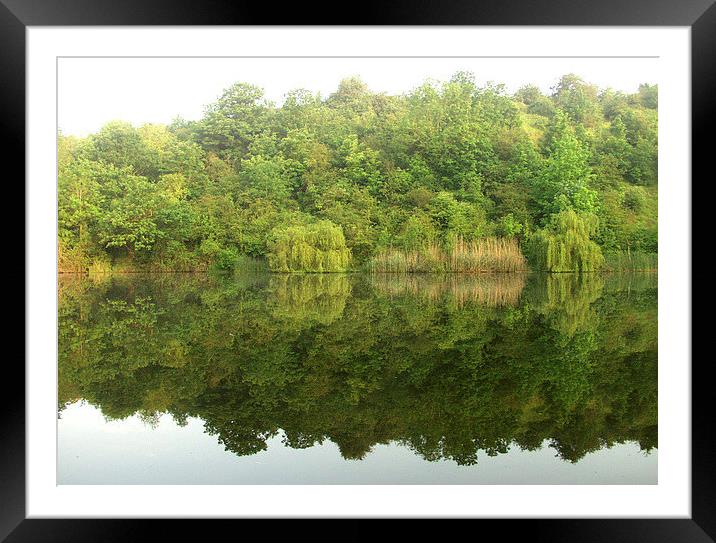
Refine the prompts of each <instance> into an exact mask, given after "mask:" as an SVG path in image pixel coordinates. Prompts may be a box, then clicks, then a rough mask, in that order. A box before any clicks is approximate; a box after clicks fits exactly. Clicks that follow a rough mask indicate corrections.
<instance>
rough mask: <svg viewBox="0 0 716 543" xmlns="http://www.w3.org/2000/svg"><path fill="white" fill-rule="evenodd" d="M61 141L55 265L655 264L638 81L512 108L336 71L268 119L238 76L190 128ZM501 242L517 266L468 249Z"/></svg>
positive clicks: (481, 92)
mask: <svg viewBox="0 0 716 543" xmlns="http://www.w3.org/2000/svg"><path fill="white" fill-rule="evenodd" d="M58 146H59V149H58V158H59V164H58V169H59V172H58V178H59V181H58V183H59V185H58V205H59V224H58V227H59V230H58V232H59V244H58V251H59V255H58V257H59V267H60V270H61V271H77V272H83V271H88V270H89V271H108V270H120V271H121V270H139V269H141V270H149V271H151V270H172V271H189V270H206V269H210V268H215V269H225V270H229V269H232V268H237V267H239V268H242V267H246V266H252V267H256V266H265V265H268V266H269V267H270V268H271V269H273V270H275V271H344V270H349V269H359V268H362V267H367V268H369V269H380V268H382V267H391V266H393V265H395V266H398V263H401V262H402V264H400V266H402V268H404V269H402V271H436V270H437V271H439V270H442V271H445V270H448V271H476V269H475V267H476V266H477V267H478V268H480V266H482V264H480V265H477V264H476V263H477V262H485V263H486V264H485V266H492V267H493V268H494V267H497V268H498V269H502V268H501V266H502V264H499V263H498V264H496V262H505V263H506V264H504V265H505V266H507V267H509V268H510V269H515V268H519V267H522V266H523V263H522V261H523V260H524V257H523V254H524V256H526V257H527V259H528V261H529V266H530V267H531V268H533V269H540V270H550V271H576V270H585V271H586V270H594V269H599V268H602V267H604V266H607V267H608V268H612V269H618V268H620V267H622V266H625V267H630V268H635V269H640V268H643V267H653V266H654V265H655V262H656V258H655V253H656V252H657V87H656V86H652V85H647V84H645V85H641V86H640V87H639V90H638V92H636V93H634V94H624V93H621V92H616V91H613V90H610V89H606V90H600V89H598V88H597V87H596V86H594V85H591V84H588V83H586V82H584V81H582V80H581V79H580V78H579V77H577V76H575V75H566V76H564V77H562V78H561V79H560V80H559V81H558V82H557V84H556V85H555V87H554V88H553V90H552V92H551V94H550V95H545V94H543V93H542V92H541V91H540V90H539V89H538V88H537V87H535V86H526V87H523V88H521V89H520V90H518V91H517V92H516V93H515V94H513V95H510V94H508V93H507V92H506V90H505V88H504V86H502V85H492V84H490V85H487V86H484V87H480V86H478V85H477V84H476V83H475V81H474V78H473V77H472V75H471V74H468V73H457V74H455V75H454V76H453V78H452V79H451V80H450V81H448V82H444V83H436V82H426V83H425V84H423V85H422V86H420V87H418V88H416V89H414V90H413V91H412V92H410V93H408V94H405V95H399V96H389V95H386V94H381V93H374V92H372V91H371V90H370V89H369V88H368V87H367V86H366V85H365V84H364V83H363V82H361V81H360V80H358V79H355V78H353V79H346V80H343V81H342V82H341V83H340V85H339V87H338V89H337V90H336V91H335V92H334V93H333V94H331V95H330V96H328V97H327V98H324V97H321V96H320V95H316V94H312V93H310V92H308V91H305V90H297V91H293V92H290V93H289V94H288V95H287V96H286V99H285V101H284V102H283V104H282V105H280V106H277V105H274V104H273V103H271V102H269V101H267V100H266V99H265V98H264V96H263V91H262V90H261V89H259V88H257V87H255V86H252V85H249V84H246V83H237V84H235V85H233V86H231V87H230V88H228V89H226V90H225V91H224V93H223V94H222V95H221V97H220V98H219V99H218V100H217V101H216V102H214V103H213V104H210V105H209V106H207V107H206V109H205V113H204V116H203V118H202V119H201V120H198V121H185V120H182V119H176V120H175V121H174V122H173V123H172V124H171V125H170V126H160V125H144V126H141V127H138V128H137V127H133V126H132V125H130V124H128V123H124V122H119V121H117V122H111V123H109V124H107V125H105V126H104V127H103V128H102V129H101V130H99V132H97V133H96V134H92V135H90V136H88V137H86V138H76V137H72V136H63V135H62V134H60V135H59V138H58ZM500 238H506V239H500ZM489 240H492V241H489ZM513 243H516V244H517V245H516V246H517V253H518V254H517V255H514V258H513V257H512V256H511V257H509V258H504V253H503V254H502V256H499V255H492V256H490V255H487V256H486V255H485V253H484V248H485V247H496V248H501V249H502V250H504V249H505V248H506V247H510V248H511V247H512V246H513V245H512V244H513ZM457 255H459V256H460V258H459V259H458V258H457ZM435 259H437V261H435ZM408 262H416V263H419V264H416V266H415V267H411V266H410V265H409V264H407V263H408ZM426 262H427V263H428V264H425V263H426ZM458 262H459V264H456V263H458ZM463 263H464V264H463ZM456 266H457V267H456ZM421 267H422V268H427V269H420V268H421ZM477 271H480V270H479V269H478V270H477Z"/></svg>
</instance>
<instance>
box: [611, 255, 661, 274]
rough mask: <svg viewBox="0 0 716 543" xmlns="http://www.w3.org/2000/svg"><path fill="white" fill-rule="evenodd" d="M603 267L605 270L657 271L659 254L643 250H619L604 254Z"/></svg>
mask: <svg viewBox="0 0 716 543" xmlns="http://www.w3.org/2000/svg"><path fill="white" fill-rule="evenodd" d="M604 269H605V270H607V271H653V272H655V271H657V270H658V269H659V255H658V254H657V253H646V252H643V251H620V252H617V253H607V254H605V255H604Z"/></svg>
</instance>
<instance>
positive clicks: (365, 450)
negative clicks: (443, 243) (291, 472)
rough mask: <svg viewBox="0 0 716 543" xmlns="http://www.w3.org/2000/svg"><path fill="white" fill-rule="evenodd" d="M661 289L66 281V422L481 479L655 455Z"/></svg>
mask: <svg viewBox="0 0 716 543" xmlns="http://www.w3.org/2000/svg"><path fill="white" fill-rule="evenodd" d="M656 294H657V291H656V276H649V275H641V276H625V277H620V276H601V275H595V274H590V275H582V276H578V275H571V274H554V275H548V276H545V275H530V276H523V275H503V276H472V277H465V276H427V275H426V276H396V275H393V276H364V275H334V274H331V275H303V276H301V275H262V274H253V275H246V276H238V277H232V278H228V277H224V278H222V277H210V276H203V275H164V276H152V277H139V276H124V277H111V278H106V279H102V280H96V281H91V280H88V279H67V278H64V277H63V278H61V279H60V288H59V349H60V350H59V399H60V410H61V409H62V408H63V407H64V406H65V405H67V404H69V403H71V402H74V401H76V400H78V399H85V400H87V401H88V402H90V403H92V404H94V405H96V406H98V407H100V408H101V409H102V411H103V413H104V415H105V416H107V417H109V418H119V419H121V418H125V417H127V416H130V415H133V414H136V413H138V414H140V415H141V416H142V417H143V418H144V419H145V420H149V421H152V420H156V416H157V414H160V413H165V412H166V413H170V414H171V415H172V416H173V417H174V418H175V420H177V422H179V423H185V422H186V420H187V418H188V417H199V418H201V419H202V420H203V421H204V423H205V428H206V431H207V432H209V433H211V434H214V435H216V436H218V439H219V440H220V442H221V443H222V444H223V445H224V446H225V447H226V448H227V449H228V450H230V451H233V452H234V453H236V454H240V455H245V454H254V453H256V452H258V451H261V450H263V449H265V448H266V441H267V439H269V438H270V437H272V436H277V435H281V436H283V442H284V444H285V445H286V446H288V447H293V448H307V447H311V446H313V445H314V444H317V443H321V442H323V441H326V440H330V441H332V442H334V443H336V444H337V445H338V446H339V448H340V450H341V453H342V455H343V456H344V458H346V459H356V460H358V459H361V458H364V457H365V456H366V455H367V454H369V452H370V451H371V448H372V447H373V446H374V445H376V444H379V443H388V442H398V443H401V444H403V445H404V446H406V447H409V448H410V449H412V450H413V451H415V452H416V453H417V454H419V455H420V456H422V457H423V458H425V459H427V460H438V459H451V460H453V461H455V462H457V463H458V464H462V465H470V464H476V463H477V462H478V458H479V455H480V454H487V455H497V454H501V453H504V452H506V451H507V450H508V448H509V447H510V446H518V447H520V448H522V449H526V450H535V449H538V448H539V447H541V446H542V444H543V443H544V442H545V440H547V441H549V442H550V443H551V445H552V446H553V447H554V448H555V449H556V450H557V451H558V454H559V455H560V456H561V457H562V458H563V459H565V460H567V461H572V462H575V461H577V460H579V459H580V458H582V457H583V456H584V455H585V454H586V453H588V452H590V451H595V450H598V449H601V448H604V447H609V446H611V445H613V444H615V443H621V442H624V441H636V442H638V443H639V444H640V446H641V448H642V449H644V450H646V451H648V450H651V449H652V448H654V447H656V446H657V341H656V339H657V324H656V321H657V295H656Z"/></svg>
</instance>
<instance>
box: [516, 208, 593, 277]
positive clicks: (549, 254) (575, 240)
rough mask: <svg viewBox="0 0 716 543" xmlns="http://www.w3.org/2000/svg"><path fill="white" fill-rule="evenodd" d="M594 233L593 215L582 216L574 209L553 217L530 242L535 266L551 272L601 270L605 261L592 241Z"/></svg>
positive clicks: (531, 255)
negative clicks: (591, 237)
mask: <svg viewBox="0 0 716 543" xmlns="http://www.w3.org/2000/svg"><path fill="white" fill-rule="evenodd" d="M594 230H595V220H594V216H592V215H583V216H579V215H577V213H576V212H574V211H573V210H571V209H568V210H566V211H560V212H559V213H557V214H555V215H552V217H551V219H550V222H549V224H548V225H547V226H546V227H545V228H544V229H543V230H540V231H538V232H537V233H535V235H534V236H532V238H531V239H530V241H529V244H530V247H529V249H530V250H529V253H530V260H531V261H532V263H533V266H535V267H536V268H537V269H539V270H542V271H550V272H569V271H578V272H590V271H595V270H598V269H599V268H601V266H602V264H603V262H604V257H603V256H602V252H601V250H600V249H599V245H597V244H596V243H595V242H594V241H592V240H591V239H590V236H591V235H592V234H593V232H594Z"/></svg>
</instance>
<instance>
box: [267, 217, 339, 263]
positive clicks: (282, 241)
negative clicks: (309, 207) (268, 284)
mask: <svg viewBox="0 0 716 543" xmlns="http://www.w3.org/2000/svg"><path fill="white" fill-rule="evenodd" d="M350 260H351V252H350V249H348V248H347V247H346V238H345V237H344V236H343V230H341V228H340V227H339V226H336V225H335V224H333V223H331V222H330V221H320V222H318V223H316V224H310V225H307V226H291V227H289V228H277V229H274V231H273V235H272V239H271V241H270V242H269V247H268V264H269V268H270V269H271V270H272V271H279V272H291V271H306V272H341V271H346V270H347V269H348V264H349V263H350Z"/></svg>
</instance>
